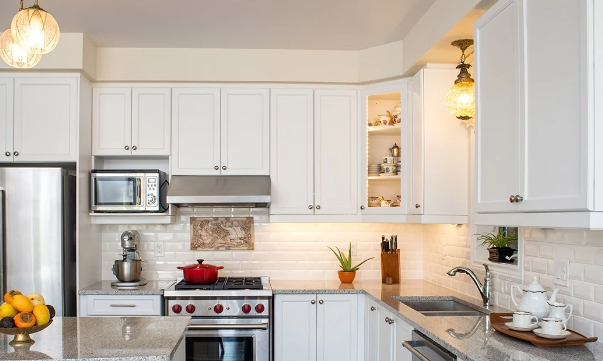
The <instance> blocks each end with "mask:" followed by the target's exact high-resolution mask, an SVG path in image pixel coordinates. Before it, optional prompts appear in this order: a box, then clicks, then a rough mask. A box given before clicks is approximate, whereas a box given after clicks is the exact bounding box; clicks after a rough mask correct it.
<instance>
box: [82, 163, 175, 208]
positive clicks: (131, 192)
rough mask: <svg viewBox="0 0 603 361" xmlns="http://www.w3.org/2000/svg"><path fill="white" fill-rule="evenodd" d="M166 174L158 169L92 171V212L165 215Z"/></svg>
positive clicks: (166, 206)
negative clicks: (161, 213) (154, 213)
mask: <svg viewBox="0 0 603 361" xmlns="http://www.w3.org/2000/svg"><path fill="white" fill-rule="evenodd" d="M167 187H168V182H167V175H166V174H165V172H162V171H160V170H159V169H137V170H123V169H93V170H91V171H90V210H91V211H92V212H125V213H138V212H165V211H167V209H168V205H167V203H166V194H167Z"/></svg>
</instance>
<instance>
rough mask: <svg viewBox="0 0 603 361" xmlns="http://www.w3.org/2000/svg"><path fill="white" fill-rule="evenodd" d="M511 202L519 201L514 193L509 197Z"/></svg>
mask: <svg viewBox="0 0 603 361" xmlns="http://www.w3.org/2000/svg"><path fill="white" fill-rule="evenodd" d="M509 202H511V203H515V202H517V200H516V199H515V196H514V195H511V196H510V197H509Z"/></svg>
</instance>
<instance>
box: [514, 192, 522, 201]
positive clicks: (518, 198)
mask: <svg viewBox="0 0 603 361" xmlns="http://www.w3.org/2000/svg"><path fill="white" fill-rule="evenodd" d="M521 201H523V197H522V196H520V195H519V194H518V195H516V196H515V202H517V203H519V202H521Z"/></svg>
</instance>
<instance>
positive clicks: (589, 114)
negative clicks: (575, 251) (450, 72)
mask: <svg viewBox="0 0 603 361" xmlns="http://www.w3.org/2000/svg"><path fill="white" fill-rule="evenodd" d="M596 6H597V7H595V4H594V2H593V1H592V0H576V1H566V0H531V1H520V0H504V1H499V2H498V3H496V4H495V5H494V6H493V7H492V8H491V9H489V10H488V11H487V12H486V13H485V14H484V15H483V16H482V17H481V18H480V19H479V20H478V21H477V22H476V24H475V40H476V46H475V62H476V67H475V69H476V74H475V75H476V97H477V99H476V101H477V103H476V143H477V144H476V156H477V158H476V174H477V183H476V184H477V190H476V191H477V194H476V207H475V209H476V212H477V213H479V214H478V215H476V222H477V223H478V224H493V225H516V226H532V227H577V228H602V227H603V222H602V220H603V214H602V213H599V212H601V211H603V195H601V193H602V192H601V190H602V189H599V191H597V189H596V188H597V187H601V182H600V181H597V179H599V178H601V177H602V176H603V173H602V172H603V166H602V165H601V162H600V161H599V162H596V161H595V158H596V157H598V158H602V159H603V154H602V153H601V150H600V146H598V144H602V143H601V141H603V134H598V133H596V132H595V131H594V129H596V128H597V125H601V124H603V123H601V122H603V119H601V117H598V116H596V114H597V112H596V107H597V106H600V103H597V102H596V100H597V99H596V94H599V92H598V91H597V89H596V87H600V86H602V85H600V84H596V83H595V82H594V79H595V72H594V69H596V68H597V66H599V67H600V66H602V65H603V63H601V61H602V59H603V58H602V55H603V54H600V53H598V52H600V51H601V50H599V46H600V45H602V44H603V40H601V35H603V33H602V30H601V29H600V28H599V27H595V25H596V24H595V20H596V19H597V18H598V19H600V17H596V16H595V12H597V13H601V12H602V11H603V9H601V7H600V6H599V5H596ZM599 33H601V34H599ZM597 35H599V36H597ZM560 46H561V49H562V52H563V54H571V56H560V55H559V51H560ZM595 49H597V50H595ZM559 69H563V71H559ZM599 96H600V95H599ZM599 123H601V124H599ZM599 160H601V159H599ZM593 211H594V212H593ZM545 212H546V213H545Z"/></svg>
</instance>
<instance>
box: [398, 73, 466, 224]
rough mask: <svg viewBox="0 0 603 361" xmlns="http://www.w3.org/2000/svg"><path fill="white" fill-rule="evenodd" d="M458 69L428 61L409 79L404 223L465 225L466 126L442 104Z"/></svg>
mask: <svg viewBox="0 0 603 361" xmlns="http://www.w3.org/2000/svg"><path fill="white" fill-rule="evenodd" d="M457 74H458V70H457V69H455V68H454V67H451V66H435V65H433V66H432V65H428V66H426V67H425V68H423V69H422V70H420V71H419V72H418V73H417V74H416V75H415V76H414V77H413V78H412V79H411V80H410V81H409V83H408V92H409V94H408V97H409V102H408V114H409V115H408V117H409V121H408V124H409V134H410V136H409V137H408V139H409V142H408V150H407V151H408V153H409V154H411V156H410V159H409V161H410V166H409V169H410V172H411V174H410V177H408V180H409V183H410V184H409V187H410V191H409V194H410V199H409V201H408V213H409V215H414V216H409V217H408V221H409V222H417V223H455V224H459V223H467V220H468V214H469V130H468V129H467V128H466V126H465V125H464V124H463V123H462V122H461V121H459V120H458V119H456V118H455V117H454V116H453V115H452V114H450V112H449V111H448V108H447V107H446V104H445V102H444V101H443V99H446V94H447V93H448V90H449V89H450V88H451V87H452V85H453V84H454V81H455V79H456V77H457Z"/></svg>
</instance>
